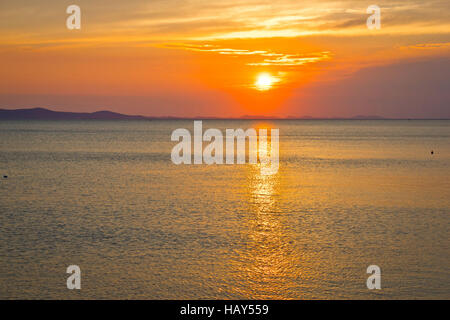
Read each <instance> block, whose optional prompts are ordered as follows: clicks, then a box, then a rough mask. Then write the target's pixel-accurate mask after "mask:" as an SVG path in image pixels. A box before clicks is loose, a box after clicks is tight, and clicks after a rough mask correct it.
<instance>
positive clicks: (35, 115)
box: [0, 108, 146, 120]
mask: <svg viewBox="0 0 450 320" xmlns="http://www.w3.org/2000/svg"><path fill="white" fill-rule="evenodd" d="M0 119H2V120H85V119H95V120H120V119H125V120H129V119H133V120H134V119H146V118H145V117H142V116H129V115H125V114H120V113H115V112H111V111H97V112H92V113H78V112H61V111H52V110H48V109H44V108H33V109H16V110H5V109H0Z"/></svg>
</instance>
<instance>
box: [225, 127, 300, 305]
mask: <svg viewBox="0 0 450 320" xmlns="http://www.w3.org/2000/svg"><path fill="white" fill-rule="evenodd" d="M256 128H257V130H259V129H267V130H268V132H269V134H270V132H271V129H272V128H273V125H272V124H270V123H260V124H258V125H257V126H256ZM257 132H259V131H257ZM258 141H259V140H258ZM261 147H265V148H266V149H267V150H261ZM258 148H259V149H258V154H259V156H260V155H261V153H262V152H267V155H268V156H269V157H270V156H271V138H268V143H267V145H265V146H264V145H263V146H261V145H260V144H258ZM270 166H271V164H270V163H261V162H258V164H254V165H249V166H248V167H247V168H248V171H247V174H248V176H247V184H248V185H247V200H248V206H249V212H250V214H248V215H246V216H245V221H243V227H242V230H244V231H243V232H244V234H243V235H242V236H243V237H244V238H245V240H246V246H245V247H244V248H243V249H242V250H241V252H240V254H239V257H238V259H237V260H236V261H233V265H232V267H233V268H234V269H235V270H234V272H233V273H235V274H236V275H238V277H239V278H240V279H239V281H238V282H237V283H239V285H236V286H235V290H236V296H241V297H252V298H254V299H281V298H286V297H287V296H289V292H292V287H291V285H292V284H293V283H298V282H299V279H300V276H301V275H300V272H299V270H300V269H299V268H298V261H296V258H298V257H296V256H295V255H294V252H293V248H292V243H293V241H292V239H291V238H290V232H289V230H287V229H286V227H285V226H286V221H285V219H286V217H285V216H284V213H283V212H282V210H281V209H280V207H279V197H280V194H281V192H282V190H281V182H280V173H278V172H275V173H270V172H273V171H271V168H270ZM268 172H269V173H268ZM297 254H298V253H297ZM292 298H294V297H292Z"/></svg>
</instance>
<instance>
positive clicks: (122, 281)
mask: <svg viewBox="0 0 450 320" xmlns="http://www.w3.org/2000/svg"><path fill="white" fill-rule="evenodd" d="M260 126H271V127H274V128H279V129H280V169H279V171H278V173H277V174H275V175H270V176H264V175H261V173H260V170H259V168H258V165H250V164H246V165H228V166H227V165H213V166H207V165H196V166H194V165H181V166H176V165H174V164H172V162H171V160H170V152H171V149H172V147H173V146H174V145H175V143H173V142H171V141H170V135H171V133H172V131H173V130H174V129H176V128H188V129H190V130H192V128H193V122H192V121H59V122H56V121H27V122H25V121H24V122H21V121H2V122H0V174H1V176H3V175H8V178H7V179H3V178H2V179H0V298H24V299H34V298H44V299H54V298H63V299H71V298H74V299H80V298H81V299H88V298H113V299H116V298H126V299H129V298H144V299H146V298H149V299H207V298H208V299H214V298H224V299H241V298H242V299H318V298H326V299H341V298H351V299H361V298H376V299H380V298H381V299H400V298H418V299H422V298H438V299H444V298H446V299H449V298H450V246H449V244H450V243H449V230H450V229H449V226H450V224H449V222H450V219H449V213H450V212H449V211H450V121H270V122H267V121H266V122H264V123H261V122H259V121H205V122H204V127H205V128H208V127H213V128H219V129H222V130H224V129H225V128H244V129H246V128H250V127H260ZM431 150H434V155H431V153H430V151H431ZM72 264H75V265H79V266H80V268H81V272H82V280H81V286H82V289H81V290H80V291H77V290H68V289H67V288H66V279H67V276H68V275H67V274H66V273H65V272H66V268H67V266H69V265H72ZM372 264H375V265H378V266H380V268H381V272H382V275H381V277H382V278H381V279H382V280H381V284H382V289H381V290H368V289H367V287H366V279H367V277H368V276H369V275H368V274H366V268H367V267H368V266H369V265H372Z"/></svg>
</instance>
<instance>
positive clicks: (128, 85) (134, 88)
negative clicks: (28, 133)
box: [0, 0, 450, 118]
mask: <svg viewBox="0 0 450 320" xmlns="http://www.w3.org/2000/svg"><path fill="white" fill-rule="evenodd" d="M70 4H77V5H79V6H80V8H81V13H82V24H81V30H68V29H67V28H66V26H65V20H66V18H67V16H68V14H66V13H65V10H66V7H67V6H68V5H70ZM370 4H372V3H368V2H366V1H359V0H350V1H326V0H312V1H287V0H279V1H276V2H273V1H261V0H251V1H231V0H223V1H218V0H210V1H204V0H191V1H175V0H164V1H162V0H160V1H142V0H129V1H126V2H125V1H118V0H111V1H103V0H91V1H56V0H46V1H39V2H30V1H25V0H23V1H22V0H18V1H11V2H9V3H2V4H1V10H0V37H1V39H2V44H1V46H0V59H1V65H2V66H1V68H0V75H1V77H0V108H11V109H12V108H22V107H48V108H50V109H53V110H64V111H96V110H104V109H108V110H112V111H117V112H122V113H127V114H143V115H155V116H189V117H196V116H218V117H228V116H231V117H235V116H241V115H247V114H249V115H265V116H282V117H284V116H305V115H310V116H316V117H347V116H354V115H360V114H362V115H374V114H377V115H381V116H387V117H407V118H415V117H426V118H443V117H446V118H449V117H450V110H449V109H450V107H449V105H450V94H449V92H450V90H449V89H450V88H449V84H448V83H449V82H448V80H447V78H448V76H447V75H448V71H450V28H449V27H450V3H449V1H448V0H443V1H440V0H438V1H379V2H378V3H377V5H379V6H380V7H381V10H382V11H381V19H382V27H381V29H380V30H369V29H368V28H367V27H366V19H367V17H368V16H369V14H367V13H366V8H367V7H368V5H370ZM261 74H265V75H266V77H268V78H269V79H270V81H271V83H270V84H269V85H268V86H267V87H264V88H263V89H262V88H261V86H260V87H258V85H255V83H257V81H258V76H259V75H261ZM266 80H267V79H266ZM270 81H269V82H270Z"/></svg>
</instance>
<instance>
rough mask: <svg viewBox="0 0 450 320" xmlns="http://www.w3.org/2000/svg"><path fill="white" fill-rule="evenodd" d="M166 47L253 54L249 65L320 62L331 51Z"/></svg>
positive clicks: (290, 64)
mask: <svg viewBox="0 0 450 320" xmlns="http://www.w3.org/2000/svg"><path fill="white" fill-rule="evenodd" d="M163 46H164V47H166V48H172V49H182V50H190V51H197V52H209V53H216V54H221V55H229V56H253V57H254V60H257V61H254V62H247V63H246V65H249V66H301V65H304V64H307V63H313V62H318V61H321V60H325V59H329V58H330V56H331V53H330V52H328V51H324V52H319V53H311V54H286V53H279V52H273V51H269V50H247V49H232V48H221V47H219V46H217V45H212V44H201V45H199V44H184V43H175V44H164V45H163Z"/></svg>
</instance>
